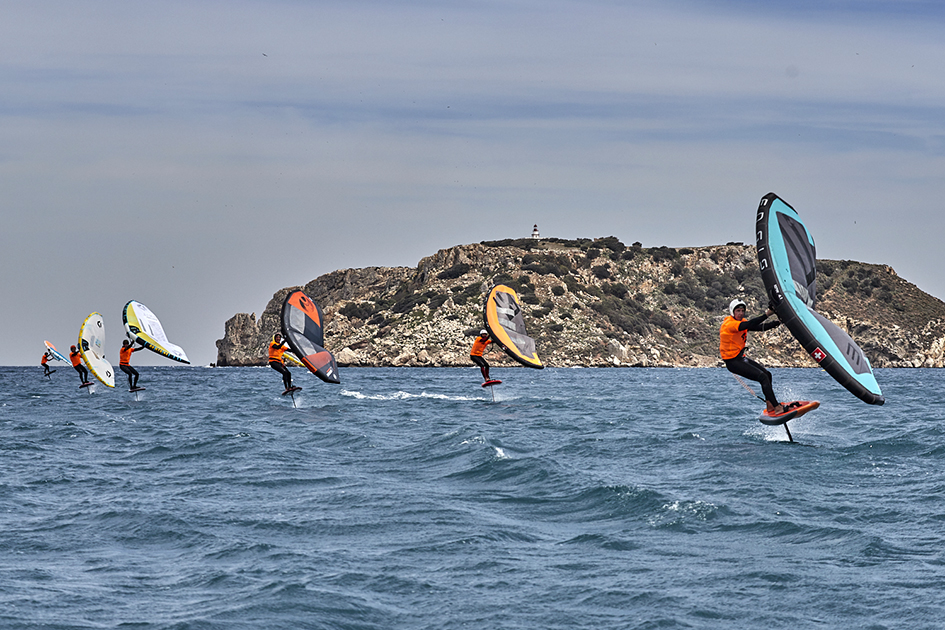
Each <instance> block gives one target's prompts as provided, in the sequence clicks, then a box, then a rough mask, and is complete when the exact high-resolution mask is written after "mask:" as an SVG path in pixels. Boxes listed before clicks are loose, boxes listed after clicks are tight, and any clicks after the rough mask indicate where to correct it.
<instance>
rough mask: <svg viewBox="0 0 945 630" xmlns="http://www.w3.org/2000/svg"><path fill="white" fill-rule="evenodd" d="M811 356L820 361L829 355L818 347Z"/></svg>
mask: <svg viewBox="0 0 945 630" xmlns="http://www.w3.org/2000/svg"><path fill="white" fill-rule="evenodd" d="M810 356H812V357H814V361H817V363H820V362H821V361H823V360H824V359H826V358H827V355H826V354H824V351H823V350H821V349H820V348H817V349H816V350H814V351H813V352H811V353H810Z"/></svg>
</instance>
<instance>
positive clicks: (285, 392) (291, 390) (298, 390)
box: [282, 387, 302, 396]
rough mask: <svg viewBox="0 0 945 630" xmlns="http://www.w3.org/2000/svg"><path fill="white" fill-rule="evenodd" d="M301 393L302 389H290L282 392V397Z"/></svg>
mask: <svg viewBox="0 0 945 630" xmlns="http://www.w3.org/2000/svg"><path fill="white" fill-rule="evenodd" d="M300 391H302V388H301V387H290V388H289V389H287V390H285V391H284V392H282V395H283V396H285V395H286V394H294V393H295V392H300Z"/></svg>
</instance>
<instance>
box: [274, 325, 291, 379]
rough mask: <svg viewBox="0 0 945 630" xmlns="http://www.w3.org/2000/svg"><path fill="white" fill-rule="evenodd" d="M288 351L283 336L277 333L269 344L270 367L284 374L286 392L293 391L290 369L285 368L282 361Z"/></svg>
mask: <svg viewBox="0 0 945 630" xmlns="http://www.w3.org/2000/svg"><path fill="white" fill-rule="evenodd" d="M288 349H289V347H288V346H287V345H286V343H285V341H284V340H283V339H282V335H280V334H279V333H276V334H275V335H273V336H272V342H271V343H270V344H269V367H271V368H272V369H274V370H275V371H276V372H279V373H280V374H282V384H283V385H285V390H286V391H289V390H290V389H292V373H291V372H289V368H287V367H286V366H285V363H284V362H283V359H282V355H283V354H285V352H286V350H288Z"/></svg>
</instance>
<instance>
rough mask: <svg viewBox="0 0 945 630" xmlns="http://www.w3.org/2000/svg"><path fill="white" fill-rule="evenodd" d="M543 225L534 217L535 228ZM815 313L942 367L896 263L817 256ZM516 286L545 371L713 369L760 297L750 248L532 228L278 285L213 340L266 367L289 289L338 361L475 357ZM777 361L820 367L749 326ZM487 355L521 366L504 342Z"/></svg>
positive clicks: (760, 349)
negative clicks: (547, 233)
mask: <svg viewBox="0 0 945 630" xmlns="http://www.w3.org/2000/svg"><path fill="white" fill-rule="evenodd" d="M536 232H537V226H536ZM817 269H818V305H817V310H818V311H819V312H820V313H822V314H823V315H825V316H826V317H827V318H828V319H830V320H831V321H833V322H834V323H836V324H837V325H838V326H839V327H840V328H842V329H844V330H845V331H846V332H847V333H849V334H850V335H851V336H852V337H853V338H854V339H855V340H856V342H857V343H858V344H859V345H860V347H861V348H862V349H863V351H864V352H865V353H866V354H867V356H868V357H869V359H870V361H871V362H872V364H873V366H874V367H943V364H945V358H943V356H945V303H943V302H942V301H941V300H938V299H936V298H934V297H932V296H931V295H928V294H927V293H924V292H923V291H921V290H920V289H919V288H918V287H916V286H915V285H913V284H911V283H909V282H907V281H905V280H903V279H902V278H900V277H899V276H898V275H897V274H896V272H895V271H893V269H892V268H891V267H888V266H885V265H873V264H866V263H859V262H853V261H845V260H844V261H838V260H818V261H817ZM495 284H505V285H508V286H510V287H512V288H514V289H515V290H516V291H517V292H518V294H519V298H520V299H521V301H522V302H523V306H524V308H525V321H526V325H527V327H528V332H529V335H531V336H532V337H534V338H535V340H536V342H537V345H538V352H539V356H540V357H541V359H542V361H543V362H544V363H545V365H546V366H549V367H572V366H586V367H614V366H617V367H619V366H624V367H650V366H658V367H714V366H721V365H722V363H721V361H720V360H719V358H718V330H719V326H720V324H721V322H722V319H723V318H724V317H725V315H726V314H727V309H728V303H729V301H731V300H732V298H734V297H741V298H742V299H744V300H745V301H746V302H747V304H748V311H749V315H751V314H758V313H760V312H762V311H763V310H764V309H765V307H766V305H767V299H766V296H765V291H764V287H763V285H762V283H761V277H760V274H759V272H758V261H757V257H756V253H755V248H754V247H753V246H750V245H744V244H741V243H729V244H727V245H718V246H710V247H694V248H679V249H675V248H671V247H651V248H645V247H642V246H641V245H640V244H639V243H634V244H633V245H630V246H626V245H624V244H623V243H621V242H620V241H619V240H618V239H616V238H615V237H612V236H611V237H605V238H598V239H578V240H562V239H554V238H526V239H516V240H505V241H487V242H482V243H478V244H472V245H459V246H456V247H451V248H449V249H443V250H440V251H438V252H437V253H436V254H434V255H432V256H428V257H426V258H424V259H423V260H421V261H420V263H419V264H418V265H417V266H416V267H415V268H413V267H367V268H364V269H343V270H339V271H333V272H331V273H328V274H325V275H323V276H320V277H318V278H316V279H315V280H312V281H311V282H309V283H308V284H306V285H305V286H303V287H286V288H284V289H281V290H279V291H277V292H276V293H275V295H273V297H272V300H270V302H269V304H268V305H267V306H266V308H265V310H264V311H263V313H262V316H261V317H259V318H257V317H256V316H255V314H252V315H250V314H247V313H238V314H236V315H234V316H233V317H232V318H231V319H230V320H229V321H227V322H226V324H225V332H224V337H223V339H220V340H218V341H217V342H216V343H217V365H220V366H247V365H265V362H266V356H267V353H266V347H267V344H268V342H269V339H270V338H271V336H272V334H273V333H275V332H276V331H278V330H279V311H280V309H281V307H282V301H283V299H284V298H285V296H286V295H287V294H288V293H289V291H292V290H295V289H297V288H301V289H302V290H303V291H305V293H306V294H308V295H309V296H310V297H311V298H312V299H313V300H315V302H317V303H318V304H319V305H320V306H321V307H322V309H323V310H324V313H325V320H326V326H325V346H326V347H327V348H328V349H329V350H331V351H332V352H333V353H334V355H335V357H336V359H337V360H338V363H339V364H340V365H342V366H370V367H389V366H412V367H413V366H418V367H419V366H426V367H447V366H469V365H471V363H470V361H469V348H470V346H471V345H472V340H473V336H474V335H475V334H476V333H478V331H479V330H480V329H481V328H482V324H483V322H482V304H483V300H484V299H485V296H486V295H487V293H488V291H489V289H490V288H491V287H492V286H493V285H495ZM748 343H749V346H748V348H749V350H748V351H749V356H752V357H754V358H756V359H758V360H760V361H761V362H762V363H764V364H765V365H767V366H770V367H814V366H816V364H815V363H814V362H813V360H812V359H810V358H809V357H808V356H807V354H806V353H805V352H804V351H803V349H802V348H801V347H800V345H799V344H798V343H797V342H796V341H795V340H794V339H793V338H792V337H791V336H790V333H789V332H788V331H787V330H786V329H785V327H783V326H781V327H778V328H776V329H774V330H773V331H769V332H766V333H753V334H751V335H749V341H748ZM486 357H487V359H489V361H490V363H492V364H493V365H504V366H513V365H518V364H516V363H514V362H513V361H512V360H511V359H508V358H506V357H505V355H504V354H502V353H501V352H500V351H498V350H493V351H491V352H490V353H488V354H487V355H486Z"/></svg>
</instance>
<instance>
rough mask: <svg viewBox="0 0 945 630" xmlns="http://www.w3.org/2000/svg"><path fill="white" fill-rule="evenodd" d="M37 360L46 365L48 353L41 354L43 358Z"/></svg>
mask: <svg viewBox="0 0 945 630" xmlns="http://www.w3.org/2000/svg"><path fill="white" fill-rule="evenodd" d="M39 362H40V363H42V364H43V365H46V364H47V363H49V355H48V354H43V358H42V359H40V361H39Z"/></svg>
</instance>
